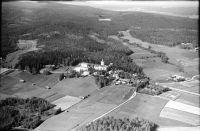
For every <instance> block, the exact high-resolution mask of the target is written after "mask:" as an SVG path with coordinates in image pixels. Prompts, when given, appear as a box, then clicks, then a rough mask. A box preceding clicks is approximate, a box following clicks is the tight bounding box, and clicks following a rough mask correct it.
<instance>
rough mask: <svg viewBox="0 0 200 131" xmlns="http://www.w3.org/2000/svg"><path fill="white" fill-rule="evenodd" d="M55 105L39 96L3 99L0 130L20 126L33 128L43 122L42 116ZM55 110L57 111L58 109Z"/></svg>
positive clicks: (0, 103)
mask: <svg viewBox="0 0 200 131" xmlns="http://www.w3.org/2000/svg"><path fill="white" fill-rule="evenodd" d="M54 106H55V105H53V104H50V103H49V102H48V101H46V100H44V99H42V98H37V97H32V98H27V99H22V98H17V97H9V98H6V99H5V100H1V101H0V130H5V131H7V130H10V129H11V128H13V127H18V126H22V127H24V128H28V129H33V128H35V127H37V126H38V125H39V124H41V123H42V122H43V120H42V119H41V116H42V115H44V114H45V112H46V111H48V110H50V109H52V108H53V107H54ZM55 112H56V113H57V111H55ZM58 113H59V111H58ZM36 114H38V115H36Z"/></svg>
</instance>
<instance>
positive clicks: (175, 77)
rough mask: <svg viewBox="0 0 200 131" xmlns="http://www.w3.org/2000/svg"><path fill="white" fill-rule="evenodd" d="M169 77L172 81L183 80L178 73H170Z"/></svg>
mask: <svg viewBox="0 0 200 131" xmlns="http://www.w3.org/2000/svg"><path fill="white" fill-rule="evenodd" d="M170 78H171V79H172V80H174V81H178V82H179V81H185V78H184V77H183V76H178V75H171V76H170Z"/></svg>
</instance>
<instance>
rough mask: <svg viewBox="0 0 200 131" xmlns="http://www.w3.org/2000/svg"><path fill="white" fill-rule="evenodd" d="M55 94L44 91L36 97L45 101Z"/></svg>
mask: <svg viewBox="0 0 200 131" xmlns="http://www.w3.org/2000/svg"><path fill="white" fill-rule="evenodd" d="M56 94H57V93H55V92H52V91H48V90H46V91H44V92H42V93H40V94H38V95H37V96H36V97H40V98H43V99H46V98H48V97H50V96H54V95H56Z"/></svg>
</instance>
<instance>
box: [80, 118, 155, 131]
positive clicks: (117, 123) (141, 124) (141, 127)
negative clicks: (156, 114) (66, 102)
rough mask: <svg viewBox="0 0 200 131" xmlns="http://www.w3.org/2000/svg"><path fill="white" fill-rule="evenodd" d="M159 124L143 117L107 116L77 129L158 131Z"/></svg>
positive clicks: (95, 130)
mask: <svg viewBox="0 0 200 131" xmlns="http://www.w3.org/2000/svg"><path fill="white" fill-rule="evenodd" d="M157 128H158V125H157V124H155V123H153V122H149V121H148V120H145V119H142V118H138V117H136V118H134V119H129V118H123V119H122V118H115V117H113V116H107V117H103V118H100V119H98V120H96V121H94V122H91V123H90V124H88V125H84V126H82V127H79V128H77V131H156V130H157Z"/></svg>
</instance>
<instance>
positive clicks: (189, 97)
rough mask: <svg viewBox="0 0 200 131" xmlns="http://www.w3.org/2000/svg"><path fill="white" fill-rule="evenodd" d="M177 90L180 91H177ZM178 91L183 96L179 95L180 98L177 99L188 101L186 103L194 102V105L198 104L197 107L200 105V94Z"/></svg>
mask: <svg viewBox="0 0 200 131" xmlns="http://www.w3.org/2000/svg"><path fill="white" fill-rule="evenodd" d="M176 92H178V91H176ZM178 93H181V96H179V97H178V99H176V101H180V100H181V101H184V102H186V104H187V103H190V104H192V105H193V106H196V107H199V106H200V103H199V100H200V96H195V95H192V94H188V93H183V92H178Z"/></svg>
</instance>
